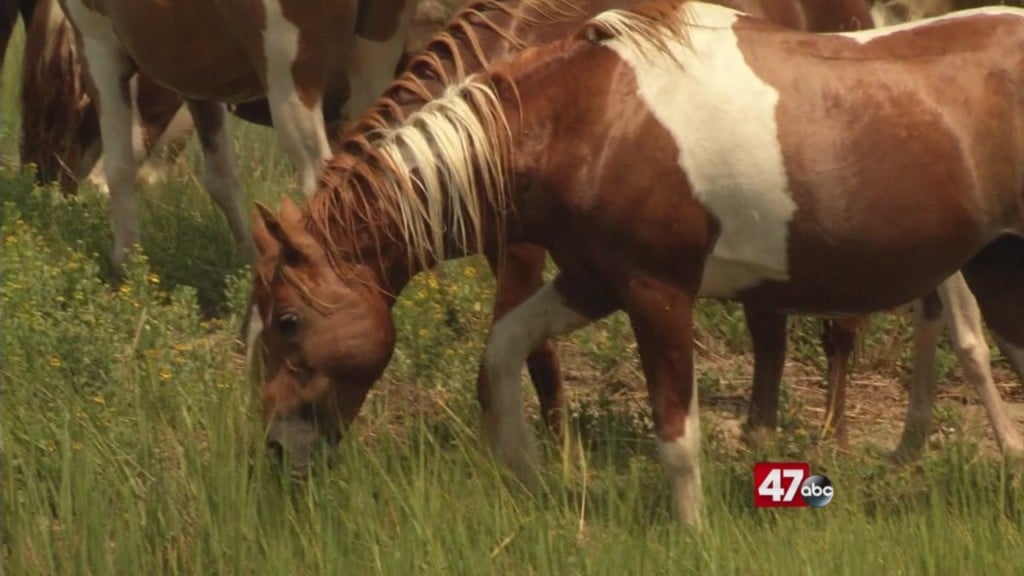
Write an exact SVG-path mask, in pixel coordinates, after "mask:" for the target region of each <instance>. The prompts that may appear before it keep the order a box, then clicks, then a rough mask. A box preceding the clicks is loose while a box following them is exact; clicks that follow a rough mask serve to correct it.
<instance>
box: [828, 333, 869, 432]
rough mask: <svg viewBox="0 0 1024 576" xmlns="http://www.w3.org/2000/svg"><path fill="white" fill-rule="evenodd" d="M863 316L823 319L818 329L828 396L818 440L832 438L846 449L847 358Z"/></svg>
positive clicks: (848, 363) (848, 358) (848, 362)
mask: <svg viewBox="0 0 1024 576" xmlns="http://www.w3.org/2000/svg"><path fill="white" fill-rule="evenodd" d="M864 318H865V317H863V316H857V317H851V318H840V319H826V320H824V321H823V322H822V326H821V345H822V348H823V349H824V350H825V357H826V358H828V393H827V394H826V397H825V422H824V423H823V425H822V438H828V437H830V436H832V435H833V434H834V435H835V439H836V442H838V443H839V446H841V447H843V448H845V447H846V446H847V436H846V382H847V373H848V371H849V367H850V357H851V356H852V355H853V348H854V345H855V344H856V340H857V329H858V327H859V326H860V325H861V324H862V323H863V322H864Z"/></svg>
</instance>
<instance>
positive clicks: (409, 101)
mask: <svg viewBox="0 0 1024 576" xmlns="http://www.w3.org/2000/svg"><path fill="white" fill-rule="evenodd" d="M633 3H634V2H631V1H623V0H618V1H616V0H590V1H589V2H576V3H574V4H570V3H568V2H565V1H564V0H526V1H519V0H503V1H494V0H481V1H477V2H472V3H470V4H468V5H467V6H465V7H464V8H463V9H462V10H461V11H460V12H459V13H458V14H457V15H456V16H455V17H454V18H453V19H452V21H451V23H450V24H449V25H448V26H447V28H446V29H445V30H443V31H442V32H441V33H440V34H438V35H437V36H435V37H434V38H433V39H432V40H431V41H429V42H428V43H427V45H426V46H425V51H424V52H423V53H421V54H419V55H417V56H415V57H413V56H412V55H408V56H407V58H406V64H405V65H406V67H407V68H408V72H407V73H406V74H405V75H403V76H402V77H401V78H400V79H399V80H398V81H396V82H395V83H393V84H392V85H391V86H390V87H389V88H388V90H387V91H386V92H385V93H384V95H383V96H382V99H381V100H380V101H379V102H378V104H377V106H376V107H375V108H374V109H373V110H372V111H371V112H370V113H368V114H367V115H366V116H365V117H364V118H363V119H362V120H361V121H360V122H359V123H358V124H357V125H356V126H355V127H353V128H352V129H351V130H350V132H349V136H350V138H349V141H348V143H347V144H343V145H342V147H343V148H344V147H349V146H352V145H356V146H357V148H358V145H360V144H361V143H365V140H363V136H362V135H369V137H370V138H372V137H373V134H372V133H373V132H374V131H377V130H383V129H387V128H389V127H390V126H392V125H393V124H396V123H398V122H400V121H401V120H402V119H404V118H406V117H407V116H408V115H409V114H411V113H413V112H414V111H416V110H418V109H419V107H420V106H422V105H423V104H424V103H426V102H427V101H429V100H430V99H432V98H433V97H435V96H437V95H440V94H441V93H442V92H443V90H444V89H445V87H446V86H447V85H448V84H449V83H451V82H452V81H455V80H458V79H461V78H463V77H464V76H465V75H466V74H467V73H469V72H474V71H477V70H479V69H480V68H482V67H483V66H484V65H485V64H486V63H487V62H489V61H494V60H497V59H501V58H504V57H506V56H508V55H509V54H511V53H514V52H517V51H519V50H521V49H522V48H523V47H525V46H531V45H537V44H541V43H544V42H548V41H553V40H555V39H561V38H564V37H565V36H567V35H568V34H569V33H570V32H571V31H572V30H574V29H575V28H577V27H578V26H579V24H580V23H581V22H582V21H583V20H584V19H585V18H587V17H590V16H593V15H595V14H597V13H598V12H600V11H601V10H604V9H608V8H612V7H619V8H621V7H626V6H629V5H632V4H633ZM724 4H728V5H729V6H732V7H735V8H741V9H743V10H744V11H746V12H749V13H752V14H755V15H760V16H763V17H767V18H771V19H773V20H774V21H776V22H778V23H780V24H783V25H786V26H790V27H794V28H797V27H807V28H810V29H812V30H816V31H839V30H845V29H856V28H858V27H860V26H863V25H865V24H870V16H869V14H868V13H867V8H866V6H864V5H863V4H861V3H860V2H859V0H853V1H850V0H836V1H834V2H814V1H811V2H806V3H800V2H795V1H793V0H727V1H726V2H724ZM486 256H487V259H488V262H489V264H490V266H491V269H492V271H493V272H494V273H495V275H496V277H497V290H496V298H495V303H494V309H493V318H494V319H495V320H496V319H498V318H500V317H501V316H503V315H504V314H505V312H507V311H508V310H509V309H511V308H512V307H514V306H516V305H518V304H519V303H520V302H522V301H523V300H525V299H526V298H527V297H528V296H529V295H530V294H532V293H533V292H534V291H535V290H537V289H538V288H539V287H540V286H541V285H542V284H543V270H544V263H545V257H546V252H545V251H544V249H543V248H540V247H538V246H535V245H530V244H525V243H516V244H512V245H510V246H508V247H507V250H506V252H505V254H504V257H503V258H502V259H501V262H500V263H499V261H498V254H497V253H496V251H493V250H492V251H488V252H487V254H486ZM262 266H263V267H264V268H267V270H264V271H263V272H262V275H269V274H271V270H272V268H273V261H272V259H271V260H270V261H266V262H264V263H263V264H262ZM499 267H500V273H499ZM259 268H260V267H259V266H257V270H256V273H257V277H259V276H260V275H261V271H260V270H259ZM264 314H266V310H264ZM753 315H757V317H758V318H764V317H765V316H766V315H770V316H771V318H772V319H776V318H777V319H779V320H780V323H779V325H778V326H779V328H780V329H779V331H778V332H775V331H767V332H766V331H764V330H760V331H759V330H755V329H754V328H756V327H759V326H766V325H768V322H767V321H765V320H759V321H753V320H752V321H751V326H752V336H753V338H754V341H755V349H756V350H758V353H757V354H755V374H757V377H756V379H755V390H758V391H762V389H763V388H768V389H769V390H771V391H774V395H775V396H771V392H770V393H769V394H765V393H763V391H762V393H761V394H759V395H757V394H755V398H759V397H769V398H770V399H771V400H772V401H774V402H775V404H774V405H777V394H778V381H779V379H780V378H781V369H782V365H783V361H784V354H785V339H786V332H785V315H784V314H780V313H776V312H773V311H770V310H761V309H758V308H756V307H751V309H750V310H748V316H749V317H753ZM259 316H260V315H259V314H257V315H256V316H255V317H256V318H259ZM244 325H245V326H247V327H248V326H249V322H248V321H246V322H244ZM257 336H258V331H253V332H251V333H250V334H249V339H250V344H249V346H248V349H249V351H250V352H252V351H254V350H255V348H254V342H253V340H254V339H255V338H256V337H257ZM766 339H768V341H767V342H766V341H765V340H766ZM850 342H851V343H852V338H850ZM527 365H528V367H529V373H530V376H531V379H532V381H533V385H534V387H535V389H536V391H537V395H538V399H539V401H540V407H541V413H542V416H543V419H544V421H545V423H546V424H547V426H548V429H549V430H551V431H552V432H554V433H555V434H556V435H559V434H560V432H561V429H562V425H563V424H564V417H563V415H562V408H563V398H564V395H563V387H562V381H561V377H560V376H561V375H560V373H559V369H558V362H557V356H556V354H555V349H554V345H553V343H551V342H547V341H545V342H543V343H541V344H540V345H538V347H537V348H535V349H534V350H533V351H532V352H531V353H530V356H529V358H528V360H527ZM766 366H767V367H777V368H778V370H777V371H776V370H774V369H773V368H771V369H767V370H766V369H765V367H766ZM772 377H774V383H772V382H771V381H770V379H771V378H772ZM478 386H479V394H480V396H481V397H482V398H486V397H487V396H488V392H487V390H486V379H485V378H483V377H480V378H479V379H478ZM268 398H270V399H274V400H268V403H267V406H268V412H273V411H275V408H274V402H275V401H280V402H283V403H285V404H288V403H289V402H290V400H289V399H288V398H286V397H285V396H283V395H281V394H280V393H277V394H269V395H268ZM773 410H775V409H774V408H773ZM770 416H771V418H772V422H774V416H775V412H774V411H772V412H771V413H770ZM296 460H299V461H302V460H304V458H302V457H293V462H294V461H296Z"/></svg>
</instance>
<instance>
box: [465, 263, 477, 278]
mask: <svg viewBox="0 0 1024 576" xmlns="http://www.w3.org/2000/svg"><path fill="white" fill-rule="evenodd" d="M462 275H463V276H465V277H466V278H476V268H475V267H473V266H466V267H465V268H463V269H462Z"/></svg>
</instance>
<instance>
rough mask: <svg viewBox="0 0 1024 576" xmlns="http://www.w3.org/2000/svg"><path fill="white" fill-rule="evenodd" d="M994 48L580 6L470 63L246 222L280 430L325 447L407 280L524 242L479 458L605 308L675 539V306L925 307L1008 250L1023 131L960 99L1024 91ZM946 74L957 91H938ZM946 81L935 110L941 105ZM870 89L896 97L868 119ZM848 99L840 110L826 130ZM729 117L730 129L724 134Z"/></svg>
mask: <svg viewBox="0 0 1024 576" xmlns="http://www.w3.org/2000/svg"><path fill="white" fill-rule="evenodd" d="M684 22H686V23H685V24H684ZM691 24H695V25H691ZM1006 54H1018V55H1019V54H1024V11H1012V10H1002V11H996V10H987V11H978V12H972V13H963V14H958V15H956V16H952V17H947V18H945V19H941V20H936V21H929V22H926V23H922V24H920V25H917V26H913V27H908V28H903V29H900V30H885V31H877V32H859V33H848V34H839V35H810V34H802V33H799V32H794V31H790V30H785V29H782V28H779V27H777V26H773V25H771V24H768V23H766V22H764V21H763V20H760V19H754V18H750V17H746V16H743V15H740V14H738V13H736V12H734V11H731V10H728V9H725V8H722V7H716V6H712V5H706V4H700V3H696V2H686V3H682V4H674V3H664V4H651V5H645V8H643V9H641V8H637V9H635V11H634V12H625V11H616V12H612V13H605V14H602V15H601V16H599V17H597V18H595V19H594V21H593V23H592V25H590V26H588V27H586V28H585V29H584V31H583V32H582V33H581V34H579V35H577V36H575V37H573V38H571V39H570V40H567V41H565V42H559V43H555V44H552V45H547V46H545V47H541V48H537V49H533V50H530V51H527V52H525V53H523V54H522V55H521V56H518V57H516V58H514V59H512V60H511V61H509V62H507V63H498V64H495V65H494V66H492V68H491V71H490V72H489V73H488V74H487V75H485V76H483V77H481V78H475V79H473V80H471V81H469V82H467V83H464V84H463V85H461V86H459V87H457V88H456V89H452V90H449V92H448V94H447V95H446V96H445V97H444V98H441V99H437V100H434V101H432V102H431V103H429V104H427V105H425V106H424V107H423V108H422V109H421V110H420V111H419V112H418V113H417V114H415V115H413V116H412V117H410V118H409V120H408V122H407V123H405V124H404V125H403V126H402V127H400V128H397V129H394V130H391V131H389V132H388V133H387V134H386V135H385V137H384V138H383V139H382V140H380V141H377V142H376V143H374V144H372V145H366V146H363V147H362V148H361V149H360V150H359V152H358V154H343V155H340V156H337V157H336V158H334V159H333V160H332V162H331V164H330V166H329V167H328V169H327V170H325V172H324V175H323V178H324V189H323V190H322V191H321V192H320V193H319V194H318V195H317V196H315V197H314V198H313V199H311V200H310V202H309V209H308V213H306V214H303V213H302V212H301V211H300V210H299V209H298V207H297V206H295V205H294V203H292V202H291V201H290V200H288V199H287V198H284V199H283V201H282V208H281V212H280V214H279V215H275V214H274V213H272V212H270V211H269V210H268V209H266V208H265V207H263V206H261V205H260V206H258V207H259V210H260V219H261V220H262V222H260V223H258V224H257V226H256V227H255V229H254V234H255V237H256V240H257V245H258V246H259V248H260V250H261V252H262V254H263V256H264V259H263V261H262V262H261V267H260V272H261V275H260V287H259V288H256V289H254V290H259V295H260V296H261V299H262V302H261V306H260V311H261V313H263V314H264V317H263V321H264V323H265V325H266V326H267V329H266V330H265V331H264V334H263V339H264V343H265V345H266V347H267V350H268V353H267V359H268V373H267V385H266V390H267V391H268V393H267V394H266V395H265V397H264V401H265V407H266V405H267V404H266V403H267V402H268V401H269V402H271V403H273V402H274V400H275V398H274V396H275V395H277V394H281V395H282V398H281V399H282V400H283V399H285V395H288V396H290V401H289V402H288V403H285V402H280V403H278V404H277V405H276V406H275V407H276V408H277V409H279V412H278V413H277V414H274V416H275V417H276V418H277V420H279V421H281V422H284V421H292V424H293V425H294V421H295V420H306V424H305V428H302V430H303V431H304V432H306V433H307V435H308V434H310V433H314V434H315V433H316V432H320V433H326V434H327V435H331V434H336V433H337V428H336V426H337V424H336V423H335V422H334V421H333V420H332V418H331V416H333V414H336V413H337V414H341V415H342V417H343V418H344V420H345V421H346V422H348V421H351V419H352V418H353V417H354V416H355V413H356V411H358V408H359V405H360V404H361V402H362V401H363V399H364V398H365V395H366V393H367V391H368V390H369V388H370V386H371V385H372V384H373V383H374V381H375V380H376V379H377V378H379V376H380V374H381V372H382V371H383V369H384V367H385V366H386V365H387V363H388V362H389V360H390V356H391V352H392V350H393V348H394V327H393V324H392V321H391V316H390V306H391V305H392V304H393V303H394V299H395V297H396V295H397V293H398V292H399V291H400V290H401V288H402V286H404V284H405V283H406V282H407V281H408V279H409V278H410V277H411V275H412V274H415V273H416V272H417V271H419V270H421V269H423V268H425V267H427V266H430V265H431V264H432V263H434V262H436V261H438V260H440V259H446V258H452V257H461V256H463V255H466V254H469V253H475V252H479V251H486V250H487V249H488V248H487V247H488V246H493V245H495V244H497V245H501V244H502V243H503V242H505V241H513V242H514V241H528V242H537V243H540V244H542V245H543V246H545V247H547V248H548V249H549V250H550V251H551V253H552V256H553V257H554V259H555V261H556V263H557V264H558V266H559V269H560V272H559V274H558V276H557V277H556V279H555V280H554V281H553V282H551V283H549V284H548V285H546V286H545V287H544V288H542V289H541V290H540V291H538V292H537V293H536V294H535V295H534V296H532V297H531V298H530V299H528V300H527V301H526V302H525V303H524V304H522V305H520V306H519V307H517V308H516V309H514V310H513V311H511V312H510V313H509V314H507V315H506V316H505V317H504V318H503V319H502V320H500V321H499V322H498V323H497V324H496V325H495V327H494V330H493V331H492V334H491V336H490V338H489V340H488V345H487V350H486V352H485V369H486V375H487V378H488V380H489V383H490V385H491V388H490V398H487V399H485V402H483V408H484V414H485V423H486V426H485V433H486V435H487V437H488V439H489V443H490V444H491V447H492V449H493V450H494V452H495V454H496V455H497V456H498V457H499V458H500V459H501V460H503V461H504V462H506V463H507V464H509V465H510V466H511V468H512V469H513V470H514V471H515V472H516V473H517V474H518V475H519V476H520V477H521V478H523V479H524V480H529V479H530V478H531V477H532V475H533V466H532V460H533V458H532V455H531V448H530V446H531V442H530V434H529V433H528V428H527V426H526V423H525V419H524V415H523V410H522V396H521V393H520V390H519V372H520V370H521V366H522V363H523V361H524V360H525V358H526V356H527V355H528V353H529V351H530V350H531V349H532V348H533V346H535V345H536V344H537V343H539V342H541V341H543V340H544V339H546V338H548V337H551V336H555V335H558V334H562V333H566V332H569V331H572V330H575V329H578V328H580V327H582V326H584V325H586V324H588V323H589V322H591V321H593V320H595V319H597V318H601V317H603V316H605V315H607V314H609V313H610V312H612V311H614V310H617V309H624V310H625V311H626V312H627V314H628V316H629V318H630V321H631V323H632V326H633V330H634V333H635V334H636V336H637V343H638V347H639V352H640V357H641V363H642V365H643V369H644V375H645V378H646V380H647V384H648V391H649V397H650V401H651V405H652V410H653V415H654V425H655V432H656V434H657V436H658V438H659V440H660V441H661V444H660V450H661V455H662V457H663V460H664V463H665V465H666V467H667V469H668V471H669V473H670V475H671V477H672V486H673V492H674V494H675V500H676V506H677V510H678V512H679V514H680V516H681V518H682V519H683V520H684V521H686V522H687V523H689V524H692V525H699V524H700V512H699V510H700V506H699V502H700V495H701V488H700V466H699V458H698V454H699V435H700V427H699V415H698V412H697V399H696V388H695V386H694V382H693V364H692V324H691V320H692V307H693V305H694V303H695V301H696V299H697V298H698V297H712V298H730V299H732V298H735V299H740V300H741V301H751V302H756V303H758V304H759V305H763V306H770V307H772V308H777V309H787V310H793V311H799V312H805V313H813V314H822V315H829V316H831V315H841V314H865V313H870V312H873V311H877V310H882V309H886V308H890V307H893V306H896V305H899V304H901V303H903V302H906V301H909V300H912V299H915V298H917V297H920V296H922V295H924V294H927V293H929V292H930V291H932V290H934V289H935V288H936V287H937V286H938V285H940V284H941V283H942V282H943V281H944V280H945V279H946V278H947V277H948V276H949V275H950V274H952V273H953V272H955V271H956V270H958V269H960V268H962V267H964V266H965V265H967V264H968V263H969V262H970V261H971V259H972V258H973V257H974V255H975V254H978V253H979V252H980V251H981V250H983V249H984V248H985V247H986V246H988V245H989V244H991V243H992V242H994V241H995V240H996V239H997V238H998V237H999V236H1000V235H1001V234H1004V233H1006V232H1011V233H1014V234H1018V235H1020V234H1024V213H1021V211H1020V206H1021V205H1022V203H1024V189H1022V184H1021V182H1020V179H1019V174H1020V173H1021V172H1022V171H1024V165H1021V159H1022V158H1024V154H1022V153H1021V150H1022V148H1024V142H1021V141H1020V140H1019V137H1018V136H1017V135H1016V133H1015V132H1013V131H1012V130H1011V131H1006V130H1004V128H1006V127H1010V126H1013V125H1016V124H1017V123H1020V122H1021V121H1024V120H1022V113H1024V111H1021V110H1019V109H1018V108H1017V107H1015V104H1014V100H1013V99H1012V98H1011V99H1008V100H1007V99H1002V98H1000V99H998V101H994V100H990V98H991V92H990V91H988V90H977V91H972V90H971V89H970V87H978V86H981V85H982V84H983V82H982V80H983V79H984V78H1000V79H1001V81H1002V82H1005V84H1003V85H1002V88H1003V89H1009V90H1024V76H1021V74H1022V72H1024V70H1022V69H1021V67H1020V66H1019V62H1017V61H1010V62H1007V60H1006V59H1005V55H1006ZM925 55H927V56H928V58H922V56H925ZM823 56H824V57H823ZM712 61H714V62H715V65H709V63H710V62H712ZM953 61H955V62H956V63H957V66H956V69H957V73H958V76H957V77H956V78H952V77H945V76H942V74H941V71H942V70H943V69H948V68H949V67H950V66H951V63H952V62H953ZM737 83H740V84H742V85H743V86H742V88H743V89H741V90H737ZM951 83H955V84H956V88H957V90H956V92H957V94H958V98H957V99H955V100H948V99H947V100H944V99H941V98H938V95H939V94H945V93H948V91H949V90H950V84H951ZM854 84H856V86H857V87H858V89H857V90H842V89H840V90H838V91H836V88H842V87H843V86H852V85H854ZM897 87H899V89H898V90H897ZM607 94H616V95H618V96H617V97H616V98H614V99H609V98H608V97H607V96H606V95H607ZM883 94H889V95H892V94H898V95H899V96H898V97H897V100H895V101H893V102H892V106H890V107H872V106H869V103H870V102H872V101H873V100H872V99H873V98H877V97H880V96H881V95H883ZM865 110H867V112H864V111H865ZM854 111H857V115H858V118H859V120H858V121H857V122H842V121H837V120H841V119H842V118H843V117H845V116H846V115H852V114H853V113H854ZM940 112H941V114H940ZM737 114H740V115H743V116H744V117H745V118H746V119H747V120H748V121H747V122H730V121H729V120H728V119H729V118H733V117H735V116H736V115H737ZM826 114H828V115H829V116H830V118H831V119H832V121H830V122H814V121H809V120H816V119H820V117H822V116H823V115H826ZM864 114H866V116H864ZM837 115H838V118H837ZM937 118H942V119H947V120H948V119H955V120H956V121H957V122H960V123H967V125H968V126H970V127H971V128H972V129H971V130H967V131H960V130H957V131H954V130H952V129H951V128H950V127H949V125H948V124H944V123H941V122H937V121H936V119H937ZM881 126H885V127H887V128H891V129H886V130H880V129H879V127H881ZM904 134H911V135H914V134H918V135H920V136H919V137H916V138H913V137H912V138H911V139H909V140H908V138H906V137H904V136H903V135H904ZM925 135H927V136H926V137H925ZM641 142H642V143H645V144H644V145H642V146H641V145H639V143H641ZM825 143H829V144H828V145H827V146H826V145H825ZM835 146H838V149H836V148H834V147H835ZM964 151H969V152H968V153H966V154H965V153H964ZM839 158H842V161H841V162H840V161H837V160H838V159H839ZM595 159H599V160H596V161H595ZM935 166H943V167H945V168H944V169H943V170H941V171H935V170H934V167H935ZM581 167H585V169H582V170H581ZM924 167H931V168H932V169H924ZM825 168H828V169H825ZM989 168H997V169H993V170H988V169H989ZM413 170H415V176H414V175H413V174H414V173H413ZM966 198H971V201H970V202H967V201H965V199H966ZM922 203H926V204H927V205H928V206H929V210H928V211H926V212H922V211H921V210H919V209H916V208H915V207H918V206H920V205H921V204H922ZM624 206H629V207H630V209H629V210H624V209H623V207H624ZM837 210H840V211H841V212H837ZM908 214H912V215H913V216H914V219H913V220H908V219H907V215H908ZM880 218H881V220H882V221H880ZM894 230H896V233H894ZM837 263H841V264H842V265H837ZM311 427H312V428H311ZM299 430H300V428H299V427H298V426H297V425H295V426H294V427H293V431H299ZM285 440H290V441H295V440H296V438H295V437H293V438H290V439H289V438H285Z"/></svg>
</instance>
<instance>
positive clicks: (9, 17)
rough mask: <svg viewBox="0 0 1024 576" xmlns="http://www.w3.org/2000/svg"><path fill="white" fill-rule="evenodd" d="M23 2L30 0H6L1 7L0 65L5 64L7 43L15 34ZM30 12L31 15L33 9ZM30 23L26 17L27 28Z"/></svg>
mask: <svg viewBox="0 0 1024 576" xmlns="http://www.w3.org/2000/svg"><path fill="white" fill-rule="evenodd" d="M22 4H29V2H19V1H18V0H4V2H3V6H2V7H0V66H2V65H3V61H4V57H5V56H7V44H8V43H9V42H10V41H11V35H13V34H14V23H15V22H17V21H18V11H19V10H20V9H21V5H22ZM28 14H29V15H31V10H29V11H28ZM29 17H31V16H29ZM28 24H29V22H28V19H25V29H26V30H27V29H28Z"/></svg>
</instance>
